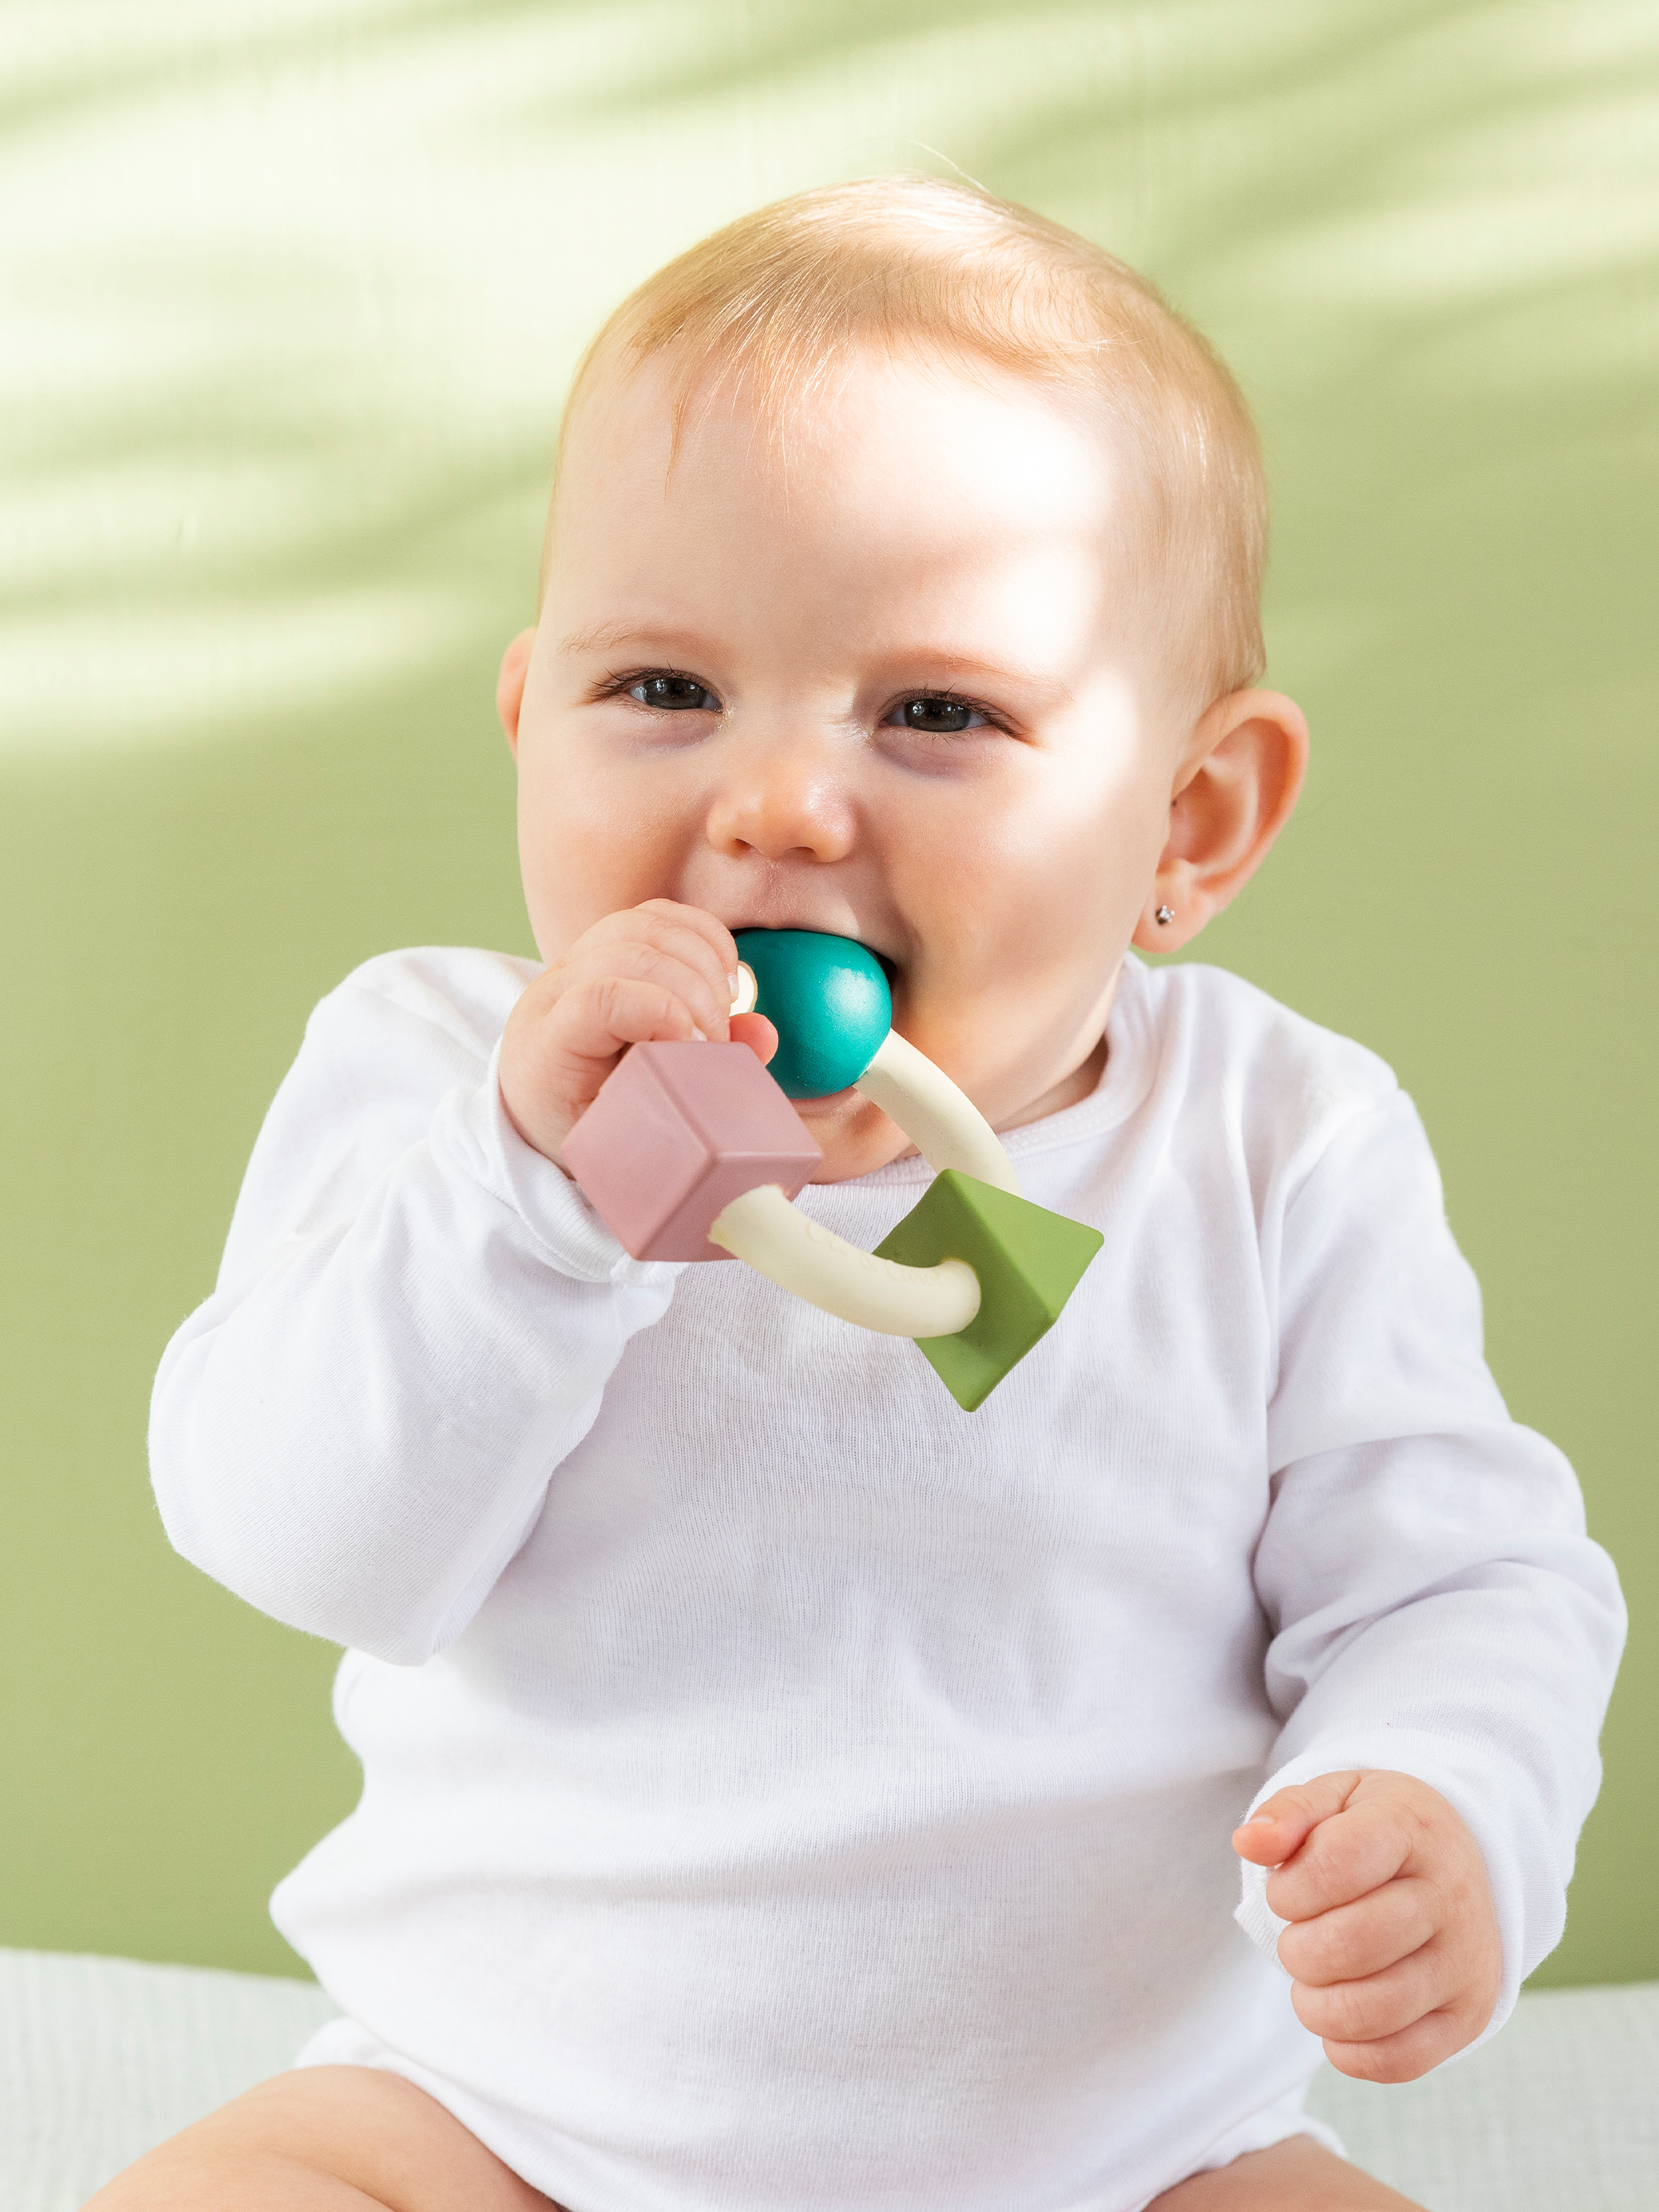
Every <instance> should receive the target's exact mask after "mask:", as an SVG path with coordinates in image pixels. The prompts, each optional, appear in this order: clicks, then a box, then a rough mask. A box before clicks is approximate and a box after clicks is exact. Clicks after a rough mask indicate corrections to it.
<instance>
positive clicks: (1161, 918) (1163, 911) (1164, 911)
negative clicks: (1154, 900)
mask: <svg viewBox="0 0 1659 2212" xmlns="http://www.w3.org/2000/svg"><path fill="white" fill-rule="evenodd" d="M1152 920H1153V921H1155V922H1157V924H1158V927H1159V928H1160V929H1161V928H1162V927H1164V923H1165V922H1166V921H1174V920H1175V908H1173V907H1172V906H1161V907H1159V908H1158V912H1157V913H1156V914H1155V915H1153V916H1152Z"/></svg>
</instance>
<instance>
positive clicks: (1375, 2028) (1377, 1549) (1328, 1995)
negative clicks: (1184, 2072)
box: [1236, 1091, 1624, 2080]
mask: <svg viewBox="0 0 1659 2212" xmlns="http://www.w3.org/2000/svg"><path fill="white" fill-rule="evenodd" d="M1262 1220H1263V1229H1262V1237H1263V1246H1264V1254H1265V1256H1266V1257H1267V1261H1268V1280H1269V1284H1270V1288H1271V1291H1272V1292H1273V1294H1274V1295H1273V1300H1272V1303H1273V1308H1274V1313H1275V1318H1276V1321H1277V1328H1278V1333H1277V1341H1276V1344H1275V1346H1274V1357H1275V1366H1276V1376H1277V1387H1276V1389H1275V1390H1274V1392H1273V1397H1272V1401H1271V1405H1270V1409H1269V1423H1268V1454H1269V1464H1270V1467H1271V1468H1272V1469H1273V1476H1272V1483H1273V1503H1272V1506H1271V1509H1270V1510H1269V1513H1268V1516H1267V1523H1266V1526H1265V1528H1264V1529H1263V1531H1262V1534H1261V1540H1260V1542H1259V1544H1258V1547H1257V1550H1256V1556H1255V1581H1256V1588H1257V1591H1258V1593H1259V1595H1260V1596H1261V1603H1262V1607H1263V1610H1264V1613H1266V1615H1267V1622H1268V1626H1269V1632H1270V1639H1271V1640H1270V1642H1269V1644H1268V1648H1267V1659H1266V1686H1267V1695H1268V1699H1269V1701H1270V1703H1271V1704H1272V1705H1273V1709H1274V1710H1275V1711H1276V1712H1277V1714H1278V1715H1279V1720H1280V1723H1281V1727H1280V1733H1279V1739H1278V1741H1277V1743H1276V1745H1275V1746H1274V1747H1273V1752H1272V1753H1271V1755H1270V1758H1269V1760H1268V1762H1267V1764H1268V1779H1267V1784H1266V1786H1265V1787H1264V1789H1263V1790H1262V1791H1261V1793H1260V1797H1259V1800H1258V1802H1257V1805H1256V1807H1255V1808H1254V1809H1255V1810H1271V1811H1272V1812H1273V1814H1275V1815H1288V1825H1285V1822H1284V1820H1282V1819H1276V1820H1275V1821H1274V1822H1273V1826H1271V1827H1270V1828H1264V1829H1262V1830H1260V1831H1258V1830H1255V1829H1254V1828H1253V1827H1252V1826H1249V1825H1248V1824H1247V1826H1246V1827H1245V1828H1244V1829H1243V1830H1241V1831H1240V1832H1238V1835H1237V1838H1236V1842H1237V1846H1238V1848H1239V1850H1240V1851H1241V1855H1242V1856H1243V1857H1244V1858H1245V1859H1246V1860H1247V1861H1249V1862H1252V1863H1253V1864H1251V1865H1250V1866H1249V1867H1248V1868H1247V1872H1246V1881H1245V1899H1244V1902H1243V1905H1242V1907H1241V1910H1240V1916H1239V1917H1240V1919H1241V1923H1242V1924H1243V1926H1244V1927H1245V1928H1246V1929H1247V1930H1248V1931H1249V1933H1250V1934H1251V1935H1252V1936H1253V1937H1254V1938H1255V1940H1256V1941H1257V1942H1260V1943H1261V1945H1262V1946H1263V1948H1269V1949H1273V1950H1275V1951H1276V1953H1277V1954H1278V1956H1279V1960H1280V1962H1281V1963H1282V1964H1283V1965H1284V1966H1285V1968H1286V1969H1287V1970H1288V1971H1289V1972H1290V1973H1291V1976H1292V1978H1293V1979H1294V1980H1295V1982H1296V1983H1297V1984H1299V1987H1298V1989H1297V1995H1296V1999H1295V2002H1296V2006H1297V2012H1298V2013H1299V2014H1300V2015H1301V2017H1302V2018H1303V2019H1304V2021H1305V2022H1306V2023H1307V2024H1308V2025H1309V2026H1310V2027H1312V2028H1314V2029H1315V2030H1316V2033H1320V2034H1321V2035H1322V2036H1323V2037H1324V2038H1325V2039H1326V2040H1327V2042H1328V2045H1332V2046H1334V2048H1333V2050H1332V2057H1333V2059H1334V2063H1336V2064H1338V2065H1339V2066H1340V2067H1342V2068H1343V2069H1344V2070H1345V2071H1348V2072H1352V2073H1358V2074H1362V2075H1369V2076H1371V2077H1373V2078H1376V2079H1389V2080H1403V2079H1407V2078H1409V2077H1410V2076H1411V2075H1415V2074H1418V2073H1420V2072H1424V2071H1425V2070H1426V2069H1428V2068H1429V2067H1430V2066H1431V2065H1433V2064H1435V2063H1438V2061H1439V2060H1440V2059H1442V2058H1443V2057H1448V2056H1449V2055H1450V2053H1451V2052H1452V2051H1455V2050H1457V2049H1460V2048H1462V2047H1463V2046H1464V2045H1467V2044H1468V2043H1469V2042H1470V2041H1472V2040H1474V2039H1475V2038H1477V2037H1479V2036H1480V2035H1481V2034H1483V2033H1486V2032H1487V2030H1488V2029H1489V2027H1492V2025H1495V2024H1497V2023H1498V2022H1500V2021H1502V2019H1503V2018H1504V2017H1505V2016H1506V2015H1507V2013H1508V2011H1509V2009H1510V2006H1511V2005H1512V2004H1513V2002H1514V1999H1515V1996H1516V1991H1517V1990H1518V1988H1519V1985H1520V1983H1521V1981H1522V1979H1523V1978H1524V1977H1525V1976H1526V1975H1527V1974H1528V1973H1529V1972H1531V1971H1532V1969H1533V1967H1534V1966H1536V1965H1537V1963H1538V1961H1539V1960H1540V1959H1541V1958H1542V1957H1543V1956H1544V1955H1545V1954H1546V1953H1547V1951H1549V1950H1550V1949H1551V1948H1553V1945H1554V1944H1555V1943H1556V1942H1558V1941H1559V1936H1560V1932H1561V1928H1562V1924H1563V1920H1564V1917H1565V1889H1566V1883H1567V1879H1568V1876H1569V1875H1570V1874H1571V1867H1572V1857H1573V1849H1574V1845H1575V1843H1576V1841H1577V1833H1578V1829H1579V1826H1580V1825H1581V1823H1582V1822H1583V1818H1584V1815H1585V1814H1586V1812H1587V1811H1588V1810H1589V1806H1590V1804H1591V1802H1593V1801H1594V1798H1595V1785H1596V1781H1597V1778H1598V1775H1599V1766H1598V1763H1597V1759H1596V1751H1595V1740H1596V1734H1597V1731H1598V1729H1599V1727H1600V1723H1601V1715H1602V1712H1603V1711H1604V1708H1605V1705H1606V1701H1607V1692H1608V1690H1609V1689H1610V1687H1611V1685H1612V1680H1613V1670H1614V1668H1615V1666H1616V1664H1617V1660H1618V1655H1619V1650H1620V1643H1621V1641H1622V1636H1623V1630H1624V1614H1623V1607H1622V1605H1621V1602H1620V1595H1619V1589H1618V1583H1617V1581H1616V1578H1615V1577H1614V1575H1613V1569H1612V1566H1611V1564H1610V1562H1609V1561H1608V1560H1607V1557H1606V1555H1605V1553H1602V1552H1601V1550H1600V1549H1599V1547H1597V1546H1595V1544H1593V1543H1591V1542H1590V1541H1589V1539H1588V1537H1587V1536H1586V1534H1585V1533H1584V1522H1583V1504H1582V1501H1581V1499H1580V1498H1579V1495H1578V1491H1577V1484H1576V1483H1575V1481H1574V1480H1573V1476H1572V1471H1571V1468H1569V1467H1568V1465H1567V1463H1566V1462H1565V1460H1564V1459H1563V1458H1562V1456H1561V1455H1560V1454H1559V1452H1558V1451H1556V1450H1555V1449H1553V1446H1551V1445H1550V1444H1548V1443H1546V1441H1545V1440H1544V1439H1543V1438H1542V1437H1539V1436H1537V1435H1535V1434H1534V1432H1533V1431H1530V1430H1528V1429H1525V1428H1522V1427H1521V1426H1519V1425H1516V1423H1514V1422H1512V1421H1510V1419H1509V1417H1508V1415H1507V1413H1506V1411H1505V1408H1504V1403H1503V1400H1502V1398H1501V1397H1500V1396H1499V1395H1498V1390H1497V1388H1496V1386H1495V1385H1494V1383H1493V1382H1492V1377H1491V1376H1490V1374H1489V1373H1488V1372H1487V1370H1486V1364H1485V1361H1484V1358H1483V1357H1482V1351H1481V1327H1480V1296H1479V1292H1478V1291H1477V1289H1476V1287H1475V1285H1474V1278H1473V1276H1472V1275H1471V1273H1470V1272H1469V1269H1468V1267H1467V1265H1466V1264H1465V1262H1464V1261H1463V1260H1462V1256H1461V1255H1460V1254H1459V1253H1458V1251H1457V1249H1456V1247H1455V1244H1454V1243H1453V1241H1452V1238H1451V1236H1450V1232H1449V1230H1448V1228H1447V1225H1446V1222H1445V1218H1444V1213H1443V1206H1442V1202H1441V1197H1440V1188H1439V1178H1438V1176H1437V1174H1436V1171H1435V1168H1434V1163H1433V1160H1432V1158H1431V1155H1430V1153H1429V1150H1428V1146H1427V1145H1426V1142H1425V1139H1424V1137H1423V1134H1422V1131H1421V1128H1420V1127H1419V1124H1418V1121H1417V1118H1416V1115H1414V1113H1413V1110H1412V1109H1411V1105H1410V1102H1409V1101H1408V1100H1407V1099H1405V1098H1404V1097H1401V1095H1400V1094H1399V1093H1398V1092H1397V1091H1391V1092H1387V1093H1384V1094H1383V1095H1381V1096H1378V1097H1376V1098H1375V1099H1374V1101H1373V1103H1371V1104H1370V1105H1369V1106H1364V1107H1359V1108H1358V1109H1357V1110H1353V1111H1351V1112H1349V1113H1348V1114H1347V1115H1346V1117H1345V1118H1344V1120H1343V1121H1341V1123H1340V1126H1339V1127H1337V1129H1336V1131H1335V1133H1334V1135H1332V1136H1331V1137H1330V1138H1329V1139H1328V1141H1326V1142H1324V1143H1322V1146H1321V1147H1320V1149H1319V1151H1318V1152H1317V1155H1316V1157H1315V1158H1313V1159H1312V1160H1310V1161H1305V1162H1303V1163H1301V1164H1299V1166H1298V1167H1297V1170H1296V1171H1295V1172H1294V1173H1293V1174H1291V1175H1290V1176H1287V1177H1286V1180H1285V1186H1284V1188H1283V1191H1282V1192H1281V1193H1279V1194H1274V1195H1273V1196H1272V1197H1271V1198H1270V1200H1269V1202H1268V1203H1267V1204H1266V1205H1265V1206H1264V1208H1263V1214H1262ZM1350 1793H1352V1794H1351V1795H1350ZM1391 1862H1392V1863H1391ZM1261 1867H1277V1868H1279V1872H1277V1873H1275V1874H1273V1875H1272V1876H1271V1877H1270V1878H1269V1879H1268V1881H1267V1884H1266V1887H1265V1891H1264V1888H1263V1885H1262V1882H1261V1875H1260V1874H1259V1873H1257V1872H1256V1871H1255V1869H1257V1868H1261ZM1275 1916H1276V1917H1275ZM1286 1919H1288V1920H1289V1921H1290V1922H1291V1926H1290V1928H1289V1929H1281V1927H1280V1925H1279V1923H1280V1922H1282V1921H1284V1920H1286ZM1419 1928H1423V1929H1426V1930H1427V1931H1428V1932H1427V1933H1425V1935H1424V1936H1421V1937H1420V1939H1419V1942H1417V1943H1415V1944H1414V1945H1412V1946H1411V1948H1409V1949H1407V1948H1406V1946H1407V1943H1408V1942H1409V1939H1410V1938H1411V1937H1412V1936H1413V1934H1414V1933H1415V1932H1416V1931H1417V1929H1419ZM1494 1931H1495V1939H1496V1940H1495V1942H1494ZM1425 1945H1426V1946H1427V1948H1424V1947H1425ZM1396 1946H1399V1947H1400V1948H1395V1947H1396ZM1494 1960H1496V1961H1497V1966H1498V1971H1497V1973H1496V1977H1495V1978H1494V1974H1493V1971H1492V1970H1493V1961H1494Z"/></svg>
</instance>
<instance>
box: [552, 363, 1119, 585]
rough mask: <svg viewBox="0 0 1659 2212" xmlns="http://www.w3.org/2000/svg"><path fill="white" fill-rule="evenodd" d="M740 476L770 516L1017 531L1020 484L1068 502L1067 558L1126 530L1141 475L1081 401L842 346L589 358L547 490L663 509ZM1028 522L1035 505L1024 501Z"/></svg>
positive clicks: (994, 369)
mask: <svg viewBox="0 0 1659 2212" xmlns="http://www.w3.org/2000/svg"><path fill="white" fill-rule="evenodd" d="M737 478H741V479H742V480H744V482H745V483H747V484H748V485H749V486H750V487H751V488H752V489H753V490H754V491H755V492H756V493H757V495H761V496H768V495H769V496H770V498H771V499H772V501H774V502H775V503H776V504H777V505H779V506H780V507H790V506H791V505H792V503H798V502H799V501H800V500H802V499H807V498H810V499H814V500H817V501H820V502H823V501H836V500H837V499H841V498H847V497H861V498H866V499H867V498H876V499H879V498H881V497H882V496H883V495H884V490H886V489H889V488H890V494H891V496H892V497H894V498H901V497H906V496H908V497H912V498H915V497H929V496H933V497H937V498H939V499H944V500H950V501H953V502H954V503H955V504H956V505H957V507H959V508H960V509H961V510H962V511H963V517H964V522H965V521H966V520H967V519H968V517H969V515H970V514H972V513H980V514H981V516H984V517H987V518H988V516H989V515H990V514H991V513H994V510H995V509H996V508H997V507H998V506H999V505H1001V506H1004V507H1006V508H1007V509H1008V515H1007V520H1008V522H1009V524H1010V525H1011V526H1018V525H1019V522H1020V520H1021V519H1022V518H1021V507H1022V501H1021V496H1020V495H1021V487H1022V483H1023V482H1024V481H1027V480H1029V481H1030V482H1032V483H1036V482H1045V483H1047V485H1048V489H1049V490H1050V492H1051V493H1052V492H1053V490H1054V489H1055V487H1056V486H1058V485H1060V484H1064V485H1065V486H1066V487H1067V488H1068V489H1069V494H1070V498H1071V503H1072V507H1073V522H1074V525H1075V526H1076V527H1077V529H1078V530H1079V533H1080V534H1079V545H1078V551H1079V558H1082V557H1085V538H1086V539H1087V548H1086V550H1087V551H1088V553H1089V554H1090V555H1091V556H1095V555H1097V553H1098V551H1099V550H1100V548H1101V546H1102V545H1103V544H1106V543H1111V544H1117V545H1120V546H1121V545H1122V544H1124V543H1126V542H1127V540H1128V539H1130V538H1132V537H1133V534H1134V532H1135V531H1136V530H1137V529H1138V528H1139V522H1140V515H1139V508H1140V507H1141V506H1142V505H1143V504H1144V497H1143V495H1144V490H1145V471H1144V469H1143V468H1142V467H1141V466H1140V465H1139V462H1138V459H1137V456H1136V454H1135V452H1134V447H1133V441H1131V440H1128V439H1127V438H1125V437H1124V436H1123V435H1121V429H1120V428H1119V426H1118V424H1117V423H1116V422H1115V419H1114V417H1113V415H1112V412H1111V410H1110V408H1109V406H1107V405H1105V404H1102V403H1101V401H1100V400H1099V399H1098V398H1097V397H1096V396H1094V395H1092V394H1088V393H1079V392H1077V391H1076V390H1074V389H1066V388H1065V387H1064V386H1059V385H1057V384H1056V383H1054V381H1053V380H1043V379H1042V378H1041V377H1039V376H1036V375H1031V374H1021V373H1019V372H1018V371H1015V370H1011V369H1009V368H1006V367H1004V366H1002V365H1000V364H998V363H995V362H988V361H987V360H985V359H984V358H983V357H981V356H975V355H973V354H972V353H971V352H969V351H968V350H967V349H963V348H959V347H957V348H952V347H951V346H949V345H947V344H944V343H938V342H931V341H929V340H927V338H926V337H919V338H918V339H917V340H916V341H915V343H909V344H906V345H904V346H902V347H900V346H893V345H889V346H880V347H878V346H875V345H866V346H862V347H858V348H849V349H846V350H844V351H843V353H842V355H841V356H840V357H839V358H837V360H836V361H835V362H833V363H830V364H824V363H818V362H802V363H796V364H788V365H787V373H780V374H771V375H767V374H763V373H762V372H761V370H759V369H757V368H756V367H755V366H754V365H752V364H746V363H743V362H732V361H731V360H729V359H727V358H726V357H724V356H721V355H720V354H719V353H718V352H709V353H704V354H702V355H700V356H697V357H695V358H691V359H687V358H684V357H682V356H676V355H675V354H674V353H673V352H671V351H670V350H667V349H664V350H660V351H659V352H657V353H654V354H653V355H650V356H646V357H644V358H638V357H631V356H629V355H628V354H627V353H626V352H624V351H623V350H621V349H617V352H616V354H615V355H614V356H613V357H611V358H609V359H601V360H599V361H596V362H595V363H594V364H593V365H592V372H591V374H590V375H589V377H588V379H587V380H586V383H585V386H584V388H583V390H582V392H580V395H579V399H578V404H577V405H576V407H575V409H574V413H573V415H572V417H571V419H570V421H569V422H568V424H567V427H566V430H565V434H564V437H563V441H562V451H561V463H560V471H559V481H560V485H561V486H562V487H565V486H569V487H575V486H580V487H582V488H583V489H586V491H588V493H589V494H590V495H592V493H594V492H599V493H602V494H603V495H608V496H612V497H614V495H615V494H616V492H617V488H618V486H619V484H620V483H622V482H623V481H629V482H631V483H635V484H638V485H647V484H648V485H651V486H653V487H654V488H655V489H657V490H658V491H659V494H660V495H661V497H662V498H663V500H664V501H670V500H671V499H672V498H673V497H674V496H675V495H687V494H692V495H695V494H696V492H698V491H706V490H707V489H708V487H709V485H710V483H711V482H719V483H730V482H732V480H733V479H737ZM1030 505H1031V507H1032V511H1033V513H1035V511H1036V502H1035V501H1031V502H1030Z"/></svg>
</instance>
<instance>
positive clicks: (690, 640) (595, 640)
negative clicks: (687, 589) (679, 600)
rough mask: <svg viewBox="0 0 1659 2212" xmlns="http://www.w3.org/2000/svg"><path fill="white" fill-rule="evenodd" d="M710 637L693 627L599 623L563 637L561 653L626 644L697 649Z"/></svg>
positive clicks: (671, 649)
mask: <svg viewBox="0 0 1659 2212" xmlns="http://www.w3.org/2000/svg"><path fill="white" fill-rule="evenodd" d="M705 643H706V641H704V640H703V639H702V638H699V637H696V636H694V635H692V633H691V632H690V630H677V629H641V628H640V627H639V626H638V625H637V624H635V623H620V622H611V623H594V624H593V625H592V628H591V629H577V630H572V632H571V633H570V635H569V636H568V637H567V638H563V639H562V640H561V641H560V644H559V650H560V652H561V653H615V652H617V650H618V649H619V648H620V647H623V646H625V645H631V646H636V647H641V648H642V649H647V648H648V649H649V650H650V651H652V652H653V653H660V652H665V651H666V652H670V653H673V652H684V653H693V654H694V653H698V652H700V651H702V649H703V648H704V646H705Z"/></svg>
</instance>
